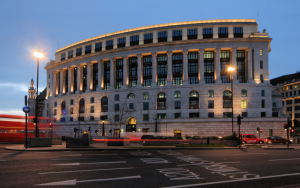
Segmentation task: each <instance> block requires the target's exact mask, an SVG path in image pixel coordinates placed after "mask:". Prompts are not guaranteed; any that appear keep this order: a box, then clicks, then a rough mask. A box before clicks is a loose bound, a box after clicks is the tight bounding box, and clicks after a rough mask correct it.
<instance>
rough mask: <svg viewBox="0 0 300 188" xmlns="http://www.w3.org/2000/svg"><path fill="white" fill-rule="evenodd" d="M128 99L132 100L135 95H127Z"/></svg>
mask: <svg viewBox="0 0 300 188" xmlns="http://www.w3.org/2000/svg"><path fill="white" fill-rule="evenodd" d="M127 98H128V99H134V98H135V95H134V94H133V93H129V94H128V96H127Z"/></svg>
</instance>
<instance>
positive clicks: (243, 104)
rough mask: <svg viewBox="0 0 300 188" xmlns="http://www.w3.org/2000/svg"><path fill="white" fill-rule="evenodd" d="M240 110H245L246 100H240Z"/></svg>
mask: <svg viewBox="0 0 300 188" xmlns="http://www.w3.org/2000/svg"><path fill="white" fill-rule="evenodd" d="M241 108H247V100H242V102H241Z"/></svg>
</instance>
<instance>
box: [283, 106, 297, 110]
mask: <svg viewBox="0 0 300 188" xmlns="http://www.w3.org/2000/svg"><path fill="white" fill-rule="evenodd" d="M292 109H293V108H292V107H286V111H292ZM295 110H300V106H295Z"/></svg>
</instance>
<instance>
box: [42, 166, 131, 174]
mask: <svg viewBox="0 0 300 188" xmlns="http://www.w3.org/2000/svg"><path fill="white" fill-rule="evenodd" d="M130 169H134V167H128V168H109V169H93V170H76V171H61V172H45V173H39V174H62V173H73V172H91V171H103V170H130Z"/></svg>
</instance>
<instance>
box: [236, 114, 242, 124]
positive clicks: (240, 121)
mask: <svg viewBox="0 0 300 188" xmlns="http://www.w3.org/2000/svg"><path fill="white" fill-rule="evenodd" d="M242 119H243V118H242V117H241V115H239V116H238V117H237V121H238V125H241V123H242Z"/></svg>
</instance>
